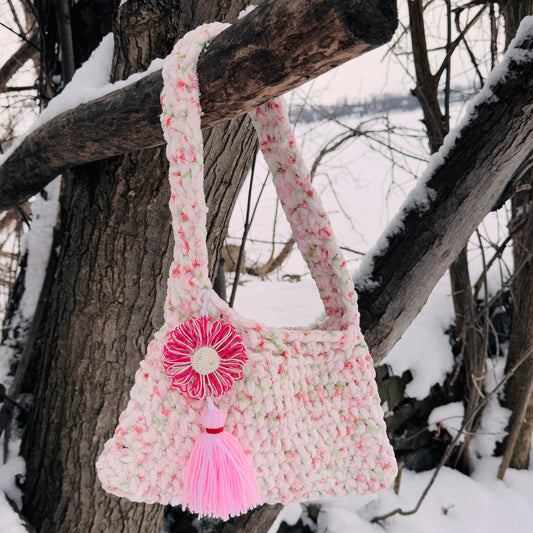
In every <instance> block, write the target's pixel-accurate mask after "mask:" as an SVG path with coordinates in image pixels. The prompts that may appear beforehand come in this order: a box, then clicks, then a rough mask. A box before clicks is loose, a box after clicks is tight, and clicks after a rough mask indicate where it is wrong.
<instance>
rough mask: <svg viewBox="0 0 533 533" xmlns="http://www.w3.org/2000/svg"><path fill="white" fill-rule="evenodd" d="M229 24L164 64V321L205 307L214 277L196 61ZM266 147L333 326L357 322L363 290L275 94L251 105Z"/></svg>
mask: <svg viewBox="0 0 533 533" xmlns="http://www.w3.org/2000/svg"><path fill="white" fill-rule="evenodd" d="M227 26H228V25H227V24H221V23H213V24H206V25H203V26H200V27H199V28H196V30H193V31H192V32H190V33H188V34H187V35H186V36H185V37H184V38H183V39H181V40H180V41H179V42H178V43H177V44H176V46H175V47H174V50H173V51H172V53H171V54H170V55H169V56H168V57H167V58H166V60H165V64H164V67H163V80H164V89H163V92H162V96H161V103H162V106H163V113H162V115H161V123H162V127H163V131H164V135H165V139H166V141H167V158H168V160H169V181H170V187H171V198H170V202H169V205H170V211H171V214H172V228H173V232H174V239H175V244H174V260H173V262H172V266H171V269H170V276H169V282H168V298H167V305H166V308H165V319H166V321H168V320H169V319H171V317H172V316H175V315H176V310H177V309H178V308H179V313H178V314H179V315H183V314H187V313H188V314H189V315H190V314H195V313H196V312H197V311H198V306H199V303H198V297H199V294H200V291H202V290H203V289H209V288H211V283H210V281H209V277H208V257H207V245H206V212H207V207H206V204H205V196H204V189H203V179H204V166H203V163H204V162H203V140H202V131H201V108H200V93H199V88H198V77H197V74H196V63H197V61H198V57H199V55H200V52H201V51H202V50H203V48H204V46H205V45H206V43H207V42H208V40H209V39H211V38H213V37H214V36H215V35H217V34H218V33H220V32H221V31H223V30H224V29H225V28H226V27H227ZM249 114H250V116H251V118H252V121H253V124H254V126H255V128H256V131H257V134H258V137H259V143H260V146H261V151H262V152H263V156H264V157H265V160H266V162H267V164H268V166H269V169H270V171H271V173H272V176H273V181H274V185H275V187H276V191H277V194H278V197H279V199H280V201H281V204H282V206H283V209H284V211H285V214H286V217H287V219H288V221H289V223H290V225H291V228H292V231H293V234H294V237H295V239H296V242H297V244H298V248H299V249H300V252H301V253H302V255H303V257H304V260H305V261H306V263H307V265H308V267H309V270H310V272H311V275H312V276H313V278H314V280H315V282H316V284H317V287H318V290H319V293H320V297H321V299H322V302H323V304H324V308H325V311H326V314H327V316H328V318H329V319H330V321H329V323H330V326H331V327H336V328H338V329H345V328H346V327H348V326H350V325H354V324H356V325H358V322H359V315H358V310H357V296H356V293H355V290H354V286H353V282H352V279H351V277H350V275H349V272H348V268H347V266H346V262H345V260H344V259H343V256H342V252H341V250H340V248H339V245H338V243H337V241H336V239H335V237H334V235H333V230H332V228H331V223H330V221H329V217H328V216H327V214H326V212H325V210H324V207H323V205H322V202H321V201H320V198H319V196H318V194H317V191H316V190H315V189H314V188H313V186H312V184H311V180H310V177H309V172H308V171H307V169H306V167H305V164H304V162H303V160H302V157H301V154H300V152H299V150H298V148H297V146H296V143H295V139H294V132H293V130H292V128H291V126H290V123H289V119H288V114H287V108H286V104H285V102H284V101H283V100H282V99H281V98H276V99H274V100H272V101H271V102H268V103H266V104H264V105H262V106H260V107H258V108H257V109H254V110H253V111H251V112H250V113H249Z"/></svg>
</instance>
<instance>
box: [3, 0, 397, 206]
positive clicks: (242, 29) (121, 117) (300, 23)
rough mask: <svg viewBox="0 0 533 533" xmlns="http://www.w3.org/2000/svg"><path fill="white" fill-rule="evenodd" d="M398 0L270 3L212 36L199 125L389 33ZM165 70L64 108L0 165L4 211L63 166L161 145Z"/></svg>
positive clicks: (246, 106) (203, 68) (203, 61)
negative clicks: (66, 109) (160, 118)
mask: <svg viewBox="0 0 533 533" xmlns="http://www.w3.org/2000/svg"><path fill="white" fill-rule="evenodd" d="M396 25H397V12H396V2H395V1H394V0H385V1H383V0H379V1H378V0H367V1H365V2H360V1H358V0H349V1H343V2H334V1H331V0H293V1H291V2H286V1H284V0H272V1H270V2H262V3H261V5H259V6H258V7H257V8H256V9H254V10H253V11H252V12H251V13H249V14H248V15H246V16H245V17H243V18H242V19H240V20H238V21H237V22H236V23H235V24H234V25H233V26H231V27H230V28H228V29H227V30H226V31H224V32H223V33H221V34H220V35H219V36H217V37H216V38H215V39H213V41H212V42H211V44H210V45H209V47H208V48H207V50H206V51H205V53H203V54H202V56H201V58H200V61H199V63H198V77H199V82H200V87H201V89H202V101H201V103H202V109H203V111H204V117H203V124H204V125H205V126H211V125H213V124H216V123H217V122H221V121H224V120H226V119H229V118H232V117H235V116H238V115H242V114H243V113H245V112H246V111H248V110H250V109H252V108H253V107H256V106H257V105H259V104H261V103H264V102H265V101H267V100H269V99H271V98H273V97H275V96H278V95H280V94H283V93H285V92H287V91H289V90H290V89H293V88H295V87H297V86H299V85H301V84H303V83H304V82H306V81H308V80H309V79H312V78H315V77H316V76H319V75H320V74H322V73H324V72H326V71H328V70H330V69H332V68H333V67H335V66H337V65H339V64H341V63H343V62H345V61H347V60H348V59H351V58H354V57H357V56H359V55H361V54H363V53H365V52H367V51H369V50H371V49H373V48H376V47H377V46H380V45H382V44H384V43H386V42H387V41H389V39H390V38H391V37H392V35H393V33H394V30H395V29H396ZM161 89H162V79H161V72H160V71H157V72H153V73H151V74H149V75H147V76H144V77H142V78H141V79H140V80H138V81H137V82H135V83H132V84H129V85H127V86H126V87H123V88H121V89H120V90H117V91H114V92H111V93H109V94H106V95H105V96H102V97H101V98H98V99H96V100H94V101H90V102H88V103H85V104H82V105H80V106H78V107H76V108H75V109H72V110H68V111H66V112H64V113H62V114H60V115H59V116H57V117H54V118H52V119H51V120H49V121H48V122H46V123H44V124H43V125H42V126H41V127H39V128H38V129H37V130H35V131H34V132H32V133H31V134H30V135H28V136H27V137H26V138H25V139H24V140H23V142H22V143H21V144H20V145H19V146H18V147H17V148H16V149H15V150H13V152H12V153H11V154H10V155H9V156H8V157H7V158H6V159H5V161H4V163H3V164H2V165H1V166H0V210H3V209H6V208H9V207H11V206H12V205H15V204H17V203H20V202H22V201H24V200H26V199H28V198H29V197H30V196H32V195H34V194H36V193H37V192H38V191H40V190H41V189H42V188H43V187H44V186H45V185H46V184H47V183H49V182H50V181H51V180H52V179H53V177H55V176H56V175H57V174H60V173H61V172H63V171H64V170H65V169H68V168H71V167H74V166H77V165H81V164H84V163H88V162H91V161H96V160H99V159H104V158H107V157H112V156H116V155H119V154H124V153H128V152H132V151H136V150H142V149H144V148H150V147H153V146H158V145H161V144H162V143H163V136H162V133H161V126H160V124H159V114H160V112H161V108H160V102H159V95H160V92H161Z"/></svg>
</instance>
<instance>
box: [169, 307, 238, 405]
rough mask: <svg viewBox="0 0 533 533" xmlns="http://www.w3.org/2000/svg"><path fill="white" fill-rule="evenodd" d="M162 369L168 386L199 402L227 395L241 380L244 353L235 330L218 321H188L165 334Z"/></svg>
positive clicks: (192, 319)
mask: <svg viewBox="0 0 533 533" xmlns="http://www.w3.org/2000/svg"><path fill="white" fill-rule="evenodd" d="M169 337H170V339H169V341H168V342H167V343H166V344H165V347H164V348H163V366H164V367H165V374H166V375H167V376H168V378H169V379H170V380H171V383H172V386H173V387H177V388H178V389H180V391H181V392H183V394H185V395H187V396H189V397H190V398H193V399H195V400H200V399H202V398H206V397H209V396H213V397H218V396H221V395H222V394H224V393H226V392H228V391H229V390H230V389H231V387H232V386H233V383H234V382H235V381H239V380H241V379H242V370H243V366H244V363H245V362H246V361H247V359H248V358H247V356H246V350H245V348H244V345H243V344H242V339H241V337H240V336H239V335H238V334H237V332H236V331H235V328H234V327H233V326H232V325H231V324H228V323H226V322H224V321H222V320H215V319H213V318H208V317H206V316H202V317H201V318H190V319H188V320H185V321H184V322H182V323H181V324H179V325H178V327H177V328H175V329H174V330H172V331H171V332H170V335H169Z"/></svg>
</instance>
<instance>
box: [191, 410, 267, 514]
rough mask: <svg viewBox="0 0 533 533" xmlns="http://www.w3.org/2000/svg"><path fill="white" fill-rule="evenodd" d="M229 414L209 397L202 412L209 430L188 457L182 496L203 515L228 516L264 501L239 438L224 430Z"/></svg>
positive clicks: (243, 511) (203, 421)
mask: <svg viewBox="0 0 533 533" xmlns="http://www.w3.org/2000/svg"><path fill="white" fill-rule="evenodd" d="M225 420H226V415H225V414H224V413H223V412H222V411H220V410H218V409H217V408H216V407H215V406H214V405H213V402H212V401H211V400H210V399H208V409H207V410H206V411H204V413H203V415H202V423H203V424H204V426H205V428H206V432H205V433H204V434H203V435H201V436H200V437H199V438H198V440H197V441H196V443H195V444H194V448H193V451H192V454H191V458H190V460H189V467H188V469H187V476H186V478H185V487H184V495H183V500H184V502H185V504H186V505H187V507H188V508H189V509H190V510H191V511H193V512H196V513H199V514H200V516H204V515H208V516H215V517H219V518H223V519H224V520H227V519H228V518H229V517H230V516H237V515H240V514H242V513H245V512H246V511H248V510H249V509H253V508H254V507H255V506H256V505H258V504H259V503H261V496H260V494H259V489H258V487H257V481H256V479H255V475H254V473H253V470H252V467H251V466H250V463H249V462H248V459H247V458H246V456H245V455H244V452H243V450H242V447H241V445H240V444H239V442H238V441H237V439H236V438H235V437H234V436H233V435H231V434H230V433H228V432H227V431H224V428H223V426H224V422H225Z"/></svg>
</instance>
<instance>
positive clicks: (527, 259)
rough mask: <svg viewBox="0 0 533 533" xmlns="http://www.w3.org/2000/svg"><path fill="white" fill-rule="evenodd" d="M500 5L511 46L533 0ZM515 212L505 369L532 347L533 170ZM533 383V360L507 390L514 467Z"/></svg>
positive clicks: (532, 416) (520, 462)
mask: <svg viewBox="0 0 533 533" xmlns="http://www.w3.org/2000/svg"><path fill="white" fill-rule="evenodd" d="M500 4H501V7H502V14H503V16H504V18H505V37H506V44H507V45H509V43H510V41H511V39H512V38H513V37H514V36H515V34H516V31H517V29H518V26H519V24H520V21H521V20H522V18H524V17H525V16H527V15H533V0H513V1H500ZM512 213H513V220H514V221H515V222H517V223H518V221H519V220H520V221H523V223H522V224H521V225H520V227H519V229H518V230H517V231H516V233H515V234H514V236H513V258H514V265H515V269H517V272H516V273H515V277H514V279H513V285H512V295H513V306H514V307H513V321H512V329H511V339H510V343H509V354H508V356H507V365H506V370H508V369H509V368H511V367H512V366H513V365H514V364H515V363H516V361H518V360H519V359H520V358H521V357H522V355H523V354H524V352H525V351H526V350H527V349H528V348H529V347H530V346H532V345H533V257H532V253H533V169H531V170H530V171H529V172H527V173H526V174H525V175H524V177H523V178H522V179H521V180H520V182H519V183H518V184H517V186H516V192H515V195H514V196H513V199H512ZM524 219H525V220H524ZM531 380H533V357H529V358H528V359H527V360H526V361H525V362H524V364H523V365H522V366H521V368H520V369H519V371H518V372H516V373H515V374H514V375H513V376H511V378H510V379H509V381H508V382H507V385H506V387H505V405H506V406H507V407H508V408H509V409H511V410H512V415H511V418H510V420H509V428H513V427H516V428H517V429H519V433H518V437H517V438H516V442H515V443H514V450H513V453H512V455H511V461H510V466H511V467H513V468H528V467H529V453H530V450H531V438H532V434H533V395H532V394H531V393H530V392H529V391H530V390H531V386H530V383H531ZM523 407H525V416H524V409H523ZM521 413H522V414H521ZM517 417H523V421H522V423H521V424H517V423H516V422H517V420H516V418H517ZM511 442H512V440H511Z"/></svg>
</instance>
